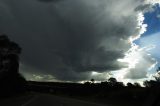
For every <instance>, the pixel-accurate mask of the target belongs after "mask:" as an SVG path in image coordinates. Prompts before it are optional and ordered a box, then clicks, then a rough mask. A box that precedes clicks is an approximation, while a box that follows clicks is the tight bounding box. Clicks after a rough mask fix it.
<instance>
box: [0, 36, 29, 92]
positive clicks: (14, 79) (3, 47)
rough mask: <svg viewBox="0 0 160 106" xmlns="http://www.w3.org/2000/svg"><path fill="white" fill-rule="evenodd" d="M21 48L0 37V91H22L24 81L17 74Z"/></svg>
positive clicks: (6, 38)
mask: <svg viewBox="0 0 160 106" xmlns="http://www.w3.org/2000/svg"><path fill="white" fill-rule="evenodd" d="M20 53H21V48H20V47H19V46H18V44H16V43H14V42H12V41H10V40H9V38H8V37H7V36H6V35H1V36H0V84H1V87H0V90H1V91H2V92H4V91H6V92H12V91H14V92H15V91H21V90H22V89H23V90H24V86H25V82H26V81H25V79H24V77H23V76H21V75H20V74H19V55H20Z"/></svg>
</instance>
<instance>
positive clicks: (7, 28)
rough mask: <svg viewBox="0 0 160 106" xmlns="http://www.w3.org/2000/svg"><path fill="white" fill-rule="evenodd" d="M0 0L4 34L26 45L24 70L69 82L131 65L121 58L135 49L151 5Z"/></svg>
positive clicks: (138, 0)
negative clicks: (134, 42)
mask: <svg viewBox="0 0 160 106" xmlns="http://www.w3.org/2000/svg"><path fill="white" fill-rule="evenodd" d="M50 1H53V2H50ZM0 2H1V5H0V12H1V15H0V23H1V24H0V33H5V34H7V35H9V37H10V38H11V39H12V40H14V41H15V42H17V43H18V44H19V45H20V46H21V47H22V48H23V51H22V55H21V64H22V65H21V67H20V70H21V73H23V74H24V76H26V78H27V76H28V75H31V76H32V75H33V74H37V75H51V76H53V77H54V79H57V80H66V81H79V80H87V79H89V78H90V77H91V75H92V74H91V73H92V71H96V72H99V73H105V72H110V71H114V70H121V69H123V68H127V67H128V64H127V63H124V62H119V61H117V59H120V58H124V57H125V53H126V52H127V51H128V50H129V49H130V48H132V42H130V38H135V37H137V36H139V35H140V33H141V30H142V27H141V25H139V22H138V18H137V17H138V13H139V11H144V8H148V7H150V6H149V5H146V4H144V0H118V1H117V0H101V1H99V0H61V2H57V0H39V1H37V0H35V1H34V0H27V1H26V0H12V1H10V0H1V1H0ZM44 2H48V3H44ZM28 79H29V78H28ZM104 79H105V76H104Z"/></svg>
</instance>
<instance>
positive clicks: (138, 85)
mask: <svg viewBox="0 0 160 106" xmlns="http://www.w3.org/2000/svg"><path fill="white" fill-rule="evenodd" d="M133 85H134V86H135V87H141V85H140V84H139V83H138V82H135V83H134V84H133Z"/></svg>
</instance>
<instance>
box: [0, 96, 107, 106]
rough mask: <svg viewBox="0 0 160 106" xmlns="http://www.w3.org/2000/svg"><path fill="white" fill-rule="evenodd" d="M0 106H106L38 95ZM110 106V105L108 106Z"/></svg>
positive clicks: (12, 100)
mask: <svg viewBox="0 0 160 106" xmlns="http://www.w3.org/2000/svg"><path fill="white" fill-rule="evenodd" d="M0 106H106V105H101V104H96V103H90V102H86V101H82V100H76V99H71V98H65V97H59V96H54V95H48V94H36V95H33V96H28V97H19V98H14V99H10V100H4V101H0ZM107 106H110V105H107Z"/></svg>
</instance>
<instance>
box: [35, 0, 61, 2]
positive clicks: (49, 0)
mask: <svg viewBox="0 0 160 106" xmlns="http://www.w3.org/2000/svg"><path fill="white" fill-rule="evenodd" d="M38 1H40V2H59V1H62V0H38Z"/></svg>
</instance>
